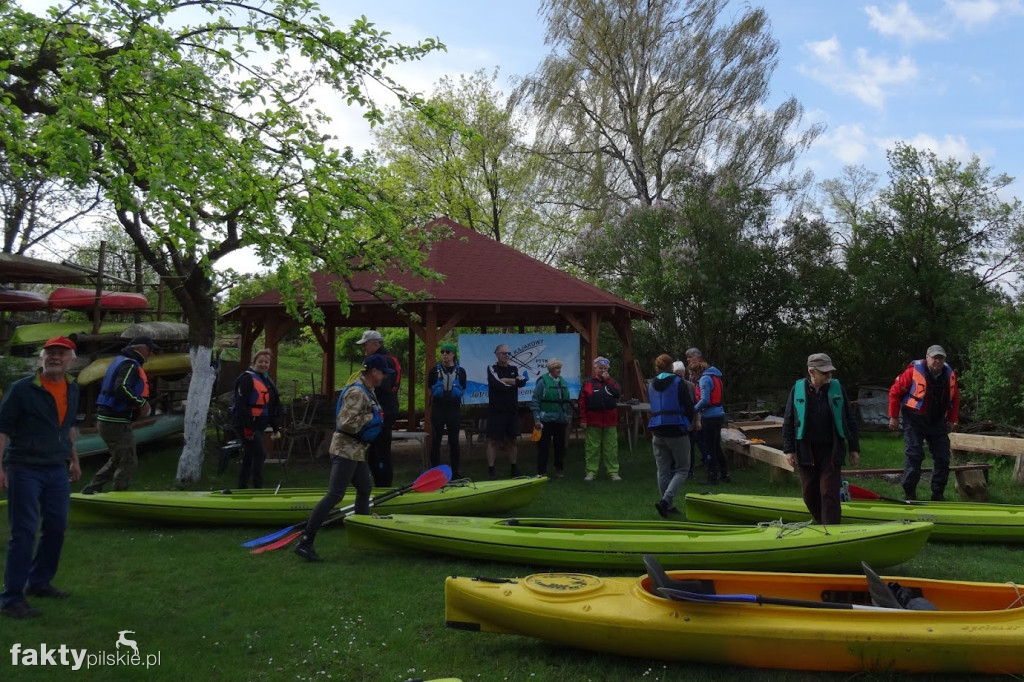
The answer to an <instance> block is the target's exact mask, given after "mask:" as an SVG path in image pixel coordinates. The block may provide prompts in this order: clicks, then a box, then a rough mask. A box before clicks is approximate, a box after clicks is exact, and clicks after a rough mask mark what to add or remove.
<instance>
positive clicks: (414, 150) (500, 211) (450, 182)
mask: <svg viewBox="0 0 1024 682" xmlns="http://www.w3.org/2000/svg"><path fill="white" fill-rule="evenodd" d="M496 80H497V71H495V72H494V73H493V74H491V75H490V76H488V75H487V74H485V73H484V71H482V70H480V71H477V72H475V73H473V74H472V75H469V76H466V75H462V76H460V77H459V79H458V81H457V82H456V81H455V80H453V79H452V78H450V77H447V76H445V77H443V78H441V79H440V80H439V81H438V82H437V83H436V84H435V85H434V93H433V95H432V96H431V97H430V99H429V100H428V101H427V106H426V107H425V108H424V109H408V108H406V109H399V110H391V111H390V112H389V113H388V116H387V119H386V121H385V125H383V126H380V127H378V128H376V133H375V134H376V138H377V144H378V146H379V148H380V152H381V155H382V157H383V159H384V160H385V161H387V162H388V163H389V164H390V169H391V171H392V172H393V173H395V175H396V176H398V177H399V178H400V179H401V181H402V182H403V183H404V184H405V187H406V191H407V192H408V193H409V195H410V196H411V197H412V199H411V201H412V202H413V203H414V204H416V205H418V206H421V207H422V210H423V211H425V212H426V213H428V214H429V215H432V216H442V215H444V216H448V217H450V218H452V219H453V220H457V221H458V222H459V223H461V224H463V225H465V226H466V227H469V228H471V229H473V230H476V231H478V232H481V233H483V234H487V235H489V236H491V237H493V238H494V239H495V240H496V241H499V242H502V243H504V244H508V245H509V246H512V247H514V248H516V249H519V250H520V251H525V252H528V253H531V254H534V255H537V256H538V257H541V258H544V256H545V255H547V256H550V252H551V246H552V244H551V233H552V227H551V226H550V225H549V224H546V222H545V221H544V219H543V215H542V213H541V212H540V211H539V209H538V202H539V200H540V198H541V195H543V193H544V191H543V188H542V186H541V185H540V183H539V182H538V172H539V159H538V158H537V157H536V156H534V155H532V154H531V153H530V152H529V150H528V149H527V143H526V137H527V132H528V131H527V123H526V120H525V118H524V117H523V116H522V114H517V113H516V112H515V110H514V109H513V108H512V107H511V106H510V105H509V104H508V103H506V101H505V96H504V95H503V93H501V92H500V91H499V90H498V89H497V88H496V85H495V82H496ZM438 120H440V121H443V123H444V124H443V125H438V124H437V121H438Z"/></svg>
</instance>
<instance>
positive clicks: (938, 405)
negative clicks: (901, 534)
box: [889, 346, 960, 501]
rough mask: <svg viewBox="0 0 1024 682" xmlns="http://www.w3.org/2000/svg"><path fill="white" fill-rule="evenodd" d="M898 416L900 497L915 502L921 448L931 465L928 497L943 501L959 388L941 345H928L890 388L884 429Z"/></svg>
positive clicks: (894, 424)
mask: <svg viewBox="0 0 1024 682" xmlns="http://www.w3.org/2000/svg"><path fill="white" fill-rule="evenodd" d="M901 416H902V418H903V420H902V421H903V451H904V453H905V454H906V461H905V462H904V465H903V493H904V496H905V497H906V499H908V500H916V499H917V483H918V481H920V480H921V463H922V462H923V461H924V444H925V443H928V450H929V451H930V452H931V453H932V461H933V462H935V471H934V472H933V473H932V499H933V500H936V501H942V500H943V499H945V496H944V493H945V491H946V483H947V481H949V455H950V452H949V432H950V431H953V430H955V429H956V426H957V422H958V421H959V420H960V389H959V388H958V387H957V383H956V372H954V371H953V368H952V367H950V366H949V365H948V364H946V351H945V349H943V347H942V346H931V347H929V348H928V351H927V352H926V353H925V357H924V359H922V360H914V361H913V362H912V363H910V364H909V365H907V368H906V369H905V370H903V372H902V373H901V374H900V375H899V376H898V377H896V381H894V382H893V384H892V387H890V388H889V428H890V429H892V430H893V431H895V430H896V429H897V428H899V424H900V419H899V417H901Z"/></svg>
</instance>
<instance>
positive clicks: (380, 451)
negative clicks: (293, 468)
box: [356, 329, 402, 488]
mask: <svg viewBox="0 0 1024 682" xmlns="http://www.w3.org/2000/svg"><path fill="white" fill-rule="evenodd" d="M356 345H358V346H362V347H363V355H364V356H365V357H369V356H371V355H380V356H381V357H383V358H384V361H385V362H387V365H388V369H390V370H391V372H390V373H388V374H386V375H385V376H384V380H383V381H382V382H381V383H380V385H379V386H377V388H375V389H374V391H373V393H374V396H375V397H376V398H377V402H378V403H379V404H380V407H381V409H382V410H383V411H384V426H383V428H382V429H381V431H380V435H379V436H377V438H376V440H374V441H373V443H372V444H371V445H370V451H369V452H368V453H367V455H366V461H367V463H369V465H370V473H371V474H372V475H373V484H374V485H375V486H378V487H382V488H383V487H388V486H390V485H391V481H392V480H393V479H394V476H395V470H394V468H393V466H392V463H391V432H392V430H394V428H395V420H397V419H398V390H399V388H400V384H401V381H402V368H401V365H399V364H398V358H396V357H395V356H394V355H392V354H391V353H389V352H388V349H387V348H385V347H384V337H383V336H381V335H380V332H379V331H377V330H376V329H367V330H366V331H365V332H363V335H362V337H360V339H359V340H358V341H356Z"/></svg>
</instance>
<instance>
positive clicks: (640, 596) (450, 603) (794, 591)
mask: <svg viewBox="0 0 1024 682" xmlns="http://www.w3.org/2000/svg"><path fill="white" fill-rule="evenodd" d="M662 575H664V574H662ZM667 577H668V578H669V579H670V580H672V581H681V582H680V583H677V585H678V584H681V585H683V588H680V589H676V590H675V592H674V594H675V596H676V597H677V598H679V597H683V598H684V599H685V600H683V601H677V600H674V599H670V598H668V597H665V596H661V595H660V594H654V593H653V592H652V584H654V583H655V580H652V578H650V577H648V576H642V577H640V578H599V577H595V576H592V575H587V574H582V573H539V574H535V575H530V576H527V577H525V578H522V579H519V578H515V579H502V578H460V577H450V578H448V579H447V580H446V581H445V619H446V623H447V625H448V626H449V627H453V628H457V629H463V630H472V631H478V632H495V633H506V634H515V635H524V636H528V637H536V638H539V639H542V640H545V641H548V642H553V643H556V644H560V645H563V646H571V647H576V648H580V649H588V650H592V651H599V652H607V653H613V654H620V655H623V656H635V657H639V658H651V659H674V660H686V661H697V662H702V663H721V664H728V665H740V666H750V667H757V668H782V669H794V670H814V671H848V672H855V671H861V670H871V671H892V672H911V673H986V674H998V675H1020V674H1021V673H1024V649H1022V642H1024V586H1022V585H1014V584H1012V583H1007V584H994V583H977V582H959V581H950V580H927V579H921V578H904V577H895V578H883V579H882V580H884V581H886V582H888V581H898V582H899V584H900V585H901V586H902V587H904V588H911V589H919V590H920V591H921V593H920V597H921V598H923V600H926V601H927V602H929V603H930V604H931V605H934V607H935V608H937V609H938V610H934V611H932V610H929V611H925V610H906V609H903V608H895V609H894V608H875V607H873V606H870V604H871V602H872V600H871V589H870V587H869V583H868V580H867V578H865V577H864V576H854V575H816V574H809V573H795V574H794V573H789V574H787V573H744V572H728V571H670V572H669V573H668V574H667ZM883 588H884V585H883ZM655 591H656V590H655ZM708 591H711V592H713V593H714V594H713V595H708V594H707V592H708ZM782 603H789V604H790V605H782ZM915 605H916V604H915Z"/></svg>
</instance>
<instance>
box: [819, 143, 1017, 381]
mask: <svg viewBox="0 0 1024 682" xmlns="http://www.w3.org/2000/svg"><path fill="white" fill-rule="evenodd" d="M889 164H890V169H889V184H888V186H886V187H884V188H883V189H882V190H881V191H880V192H878V193H877V199H872V198H869V197H870V196H871V195H872V192H871V190H872V186H873V182H874V179H873V178H872V177H870V176H867V175H865V174H860V175H857V174H855V173H854V174H848V175H847V178H846V181H845V182H834V183H830V184H828V185H827V186H826V192H827V193H828V194H829V197H830V200H831V203H832V206H833V208H834V209H836V212H837V214H838V215H839V217H840V220H841V224H842V230H843V234H844V235H845V236H846V238H847V239H848V241H847V242H846V243H845V245H844V246H845V249H844V257H845V263H846V270H847V272H848V274H849V276H850V278H851V279H850V281H851V284H852V287H851V290H850V293H849V296H847V297H845V298H844V299H842V300H841V301H840V302H839V303H840V307H841V309H842V315H843V318H844V320H845V325H846V329H847V332H846V333H847V335H848V338H849V340H850V342H851V346H852V348H853V350H854V351H855V352H856V354H858V355H859V356H860V357H861V358H862V359H863V360H864V362H865V363H870V364H871V365H872V366H873V367H874V368H875V371H878V372H880V376H881V377H885V378H891V377H892V376H894V375H895V373H896V372H897V371H899V369H900V368H902V367H903V366H904V365H905V364H906V362H907V361H908V359H912V358H916V357H921V356H922V354H923V352H924V349H926V348H927V347H928V346H929V345H931V344H933V343H941V344H942V345H943V346H944V347H945V348H946V350H947V351H949V353H950V354H951V357H953V358H954V359H955V360H956V361H958V362H959V361H961V360H962V359H963V358H964V357H965V355H966V351H967V348H968V346H969V345H970V343H971V341H972V340H973V339H974V337H975V336H976V334H977V331H978V330H979V329H983V328H984V327H985V326H986V318H987V317H988V315H989V312H990V310H992V308H993V307H994V306H997V305H999V304H1001V303H1003V302H1004V301H1005V296H1004V295H1003V294H1002V293H1001V292H1000V290H999V284H1000V283H1001V282H1004V281H1007V280H1008V279H1009V278H1011V277H1012V276H1013V275H1014V273H1015V272H1019V271H1020V268H1021V267H1022V263H1021V260H1020V253H1019V252H1018V251H1017V250H1016V248H1015V247H1014V246H1013V242H1012V239H1013V235H1014V234H1015V233H1017V232H1018V231H1019V230H1020V228H1021V225H1022V223H1024V212H1022V207H1021V203H1020V201H1019V200H1016V199H1014V200H1011V201H1008V202H1007V201H1004V200H1002V199H1001V198H1000V197H999V193H1000V192H1001V190H1002V189H1003V188H1004V187H1006V186H1007V185H1008V184H1009V182H1010V178H1007V177H1006V176H1002V175H998V176H994V175H993V174H992V172H991V171H990V169H988V168H986V167H982V166H981V164H980V161H979V160H978V159H977V158H974V159H972V160H971V161H970V162H969V163H967V164H962V163H961V162H959V161H957V160H955V159H946V160H942V159H939V158H938V157H937V156H936V155H935V154H933V153H931V152H926V151H919V150H915V149H913V148H912V147H909V146H907V145H904V144H898V145H896V147H894V148H893V149H892V150H891V151H890V153H889Z"/></svg>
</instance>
